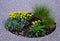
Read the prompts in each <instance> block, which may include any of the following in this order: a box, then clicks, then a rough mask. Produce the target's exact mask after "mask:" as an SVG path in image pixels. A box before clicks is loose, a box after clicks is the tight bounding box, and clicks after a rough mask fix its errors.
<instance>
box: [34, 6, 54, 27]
mask: <svg viewBox="0 0 60 41" xmlns="http://www.w3.org/2000/svg"><path fill="white" fill-rule="evenodd" d="M33 13H34V15H35V16H36V17H37V18H41V19H42V21H43V23H44V25H45V26H53V25H54V20H53V19H52V18H53V17H52V16H51V15H50V10H49V9H48V8H47V7H45V6H35V7H34V9H33ZM50 16H51V17H50Z"/></svg>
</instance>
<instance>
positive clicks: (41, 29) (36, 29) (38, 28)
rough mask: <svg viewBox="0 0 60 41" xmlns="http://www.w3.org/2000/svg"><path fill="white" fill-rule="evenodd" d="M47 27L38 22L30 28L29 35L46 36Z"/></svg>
mask: <svg viewBox="0 0 60 41" xmlns="http://www.w3.org/2000/svg"><path fill="white" fill-rule="evenodd" d="M45 30H46V27H45V26H44V25H41V23H40V22H36V23H35V24H34V23H33V25H32V26H31V27H30V28H29V31H28V33H27V36H28V37H39V36H45V35H46V32H45Z"/></svg>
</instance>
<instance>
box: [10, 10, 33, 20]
mask: <svg viewBox="0 0 60 41" xmlns="http://www.w3.org/2000/svg"><path fill="white" fill-rule="evenodd" d="M17 15H19V16H20V18H21V19H22V18H26V17H27V16H30V17H31V16H32V14H28V12H21V11H17V12H11V13H10V14H9V17H10V18H11V19H13V18H16V17H17Z"/></svg>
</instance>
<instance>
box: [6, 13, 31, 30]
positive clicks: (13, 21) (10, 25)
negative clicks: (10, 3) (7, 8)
mask: <svg viewBox="0 0 60 41" xmlns="http://www.w3.org/2000/svg"><path fill="white" fill-rule="evenodd" d="M31 17H32V14H28V13H27V12H12V13H10V14H9V19H8V20H7V21H6V24H5V25H6V29H7V30H9V29H10V30H21V29H23V27H24V26H25V25H26V24H28V21H29V20H30V19H31Z"/></svg>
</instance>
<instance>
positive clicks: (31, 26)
mask: <svg viewBox="0 0 60 41" xmlns="http://www.w3.org/2000/svg"><path fill="white" fill-rule="evenodd" d="M33 13H34V14H32V13H28V12H21V11H17V12H11V13H10V14H9V18H8V19H7V21H6V24H5V25H6V26H5V27H6V29H7V30H8V31H10V32H11V33H13V34H16V35H22V36H24V37H31V38H32V37H43V36H45V35H48V34H50V33H52V32H53V31H54V30H55V28H56V23H55V22H54V20H53V19H52V18H50V17H49V15H48V10H47V9H46V8H44V7H42V8H40V7H36V8H35V9H34V12H33Z"/></svg>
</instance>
